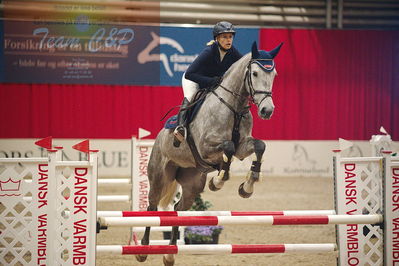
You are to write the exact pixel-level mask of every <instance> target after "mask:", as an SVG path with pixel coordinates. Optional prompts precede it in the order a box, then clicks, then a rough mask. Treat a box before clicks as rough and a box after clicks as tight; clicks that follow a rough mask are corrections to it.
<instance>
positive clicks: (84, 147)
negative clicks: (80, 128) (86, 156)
mask: <svg viewBox="0 0 399 266" xmlns="http://www.w3.org/2000/svg"><path fill="white" fill-rule="evenodd" d="M89 145H90V144H89V140H88V139H86V140H84V141H82V142H79V143H78V144H75V145H73V146H72V148H74V149H75V150H78V151H81V152H84V153H89V151H90V148H89Z"/></svg>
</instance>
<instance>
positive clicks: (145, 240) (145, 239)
mask: <svg viewBox="0 0 399 266" xmlns="http://www.w3.org/2000/svg"><path fill="white" fill-rule="evenodd" d="M157 210H158V207H157V206H156V205H151V204H150V205H149V206H148V207H147V211H157ZM150 231H151V227H146V228H145V232H144V236H143V238H142V239H141V245H148V244H150ZM136 259H137V261H139V262H143V261H145V260H146V259H147V255H146V254H139V255H136Z"/></svg>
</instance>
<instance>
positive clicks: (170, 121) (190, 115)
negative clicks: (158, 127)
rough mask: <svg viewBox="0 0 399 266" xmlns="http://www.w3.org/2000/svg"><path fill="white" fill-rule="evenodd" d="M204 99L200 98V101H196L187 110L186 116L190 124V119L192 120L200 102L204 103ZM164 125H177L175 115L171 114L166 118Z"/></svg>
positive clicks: (166, 126)
mask: <svg viewBox="0 0 399 266" xmlns="http://www.w3.org/2000/svg"><path fill="white" fill-rule="evenodd" d="M204 99H205V98H203V99H201V100H200V101H198V102H197V103H196V104H195V105H194V106H193V107H192V109H191V110H190V111H189V113H188V118H187V120H188V121H187V122H188V123H189V124H190V123H191V121H193V120H194V118H195V115H196V114H197V113H198V111H199V109H200V108H201V106H202V104H203V103H204ZM164 127H165V128H166V129H175V128H176V127H177V115H174V116H171V117H169V118H168V120H167V121H166V123H165V125H164Z"/></svg>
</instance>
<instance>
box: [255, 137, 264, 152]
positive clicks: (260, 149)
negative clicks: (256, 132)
mask: <svg viewBox="0 0 399 266" xmlns="http://www.w3.org/2000/svg"><path fill="white" fill-rule="evenodd" d="M265 150H266V144H265V143H264V142H263V141H261V140H259V139H256V140H254V152H255V154H256V155H263V153H264V152H265Z"/></svg>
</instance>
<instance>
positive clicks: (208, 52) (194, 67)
mask: <svg viewBox="0 0 399 266" xmlns="http://www.w3.org/2000/svg"><path fill="white" fill-rule="evenodd" d="M241 57H242V55H241V53H240V52H239V51H238V50H237V49H236V48H235V47H234V46H232V47H231V48H230V49H229V50H228V51H227V53H226V54H225V55H224V57H223V60H222V61H220V52H219V47H218V44H217V43H216V42H214V43H213V44H212V45H210V46H207V47H206V48H205V49H204V50H203V51H202V52H201V53H200V55H198V57H197V58H196V59H195V60H194V62H193V63H192V64H191V65H190V66H189V68H188V69H187V71H186V75H185V78H186V79H189V80H191V81H194V82H195V83H198V85H199V87H200V89H203V88H207V87H209V86H211V85H212V82H213V80H214V77H221V76H223V74H224V73H225V72H226V71H227V70H228V69H229V67H230V66H231V65H232V64H234V63H235V62H236V61H237V60H239V59H240V58H241Z"/></svg>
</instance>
